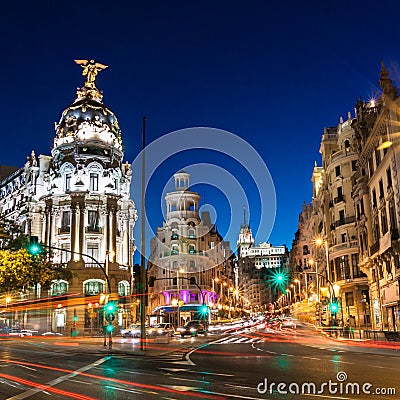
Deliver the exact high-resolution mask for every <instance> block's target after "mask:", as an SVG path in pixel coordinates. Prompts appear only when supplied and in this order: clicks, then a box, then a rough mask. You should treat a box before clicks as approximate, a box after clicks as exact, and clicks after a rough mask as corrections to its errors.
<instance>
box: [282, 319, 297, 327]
mask: <svg viewBox="0 0 400 400" xmlns="http://www.w3.org/2000/svg"><path fill="white" fill-rule="evenodd" d="M281 326H282V328H291V329H296V322H295V321H294V320H293V319H291V318H284V319H282V322H281Z"/></svg>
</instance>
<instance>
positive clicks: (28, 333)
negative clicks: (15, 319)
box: [8, 328, 33, 337]
mask: <svg viewBox="0 0 400 400" xmlns="http://www.w3.org/2000/svg"><path fill="white" fill-rule="evenodd" d="M8 334H9V335H10V336H18V337H24V336H32V334H33V332H32V331H30V330H28V329H16V328H13V329H11V330H10V332H8Z"/></svg>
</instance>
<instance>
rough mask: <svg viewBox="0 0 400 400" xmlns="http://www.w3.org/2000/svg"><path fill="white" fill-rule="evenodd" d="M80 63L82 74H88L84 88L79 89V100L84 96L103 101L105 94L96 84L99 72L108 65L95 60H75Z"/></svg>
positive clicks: (77, 93)
mask: <svg viewBox="0 0 400 400" xmlns="http://www.w3.org/2000/svg"><path fill="white" fill-rule="evenodd" d="M74 61H75V62H76V63H77V64H78V65H80V66H81V67H82V68H83V70H82V75H83V76H86V82H85V85H84V87H83V88H81V89H78V90H77V92H76V95H77V96H78V98H77V100H80V99H81V98H83V97H88V98H90V99H93V100H96V101H98V102H101V100H102V98H103V95H102V94H101V92H100V91H99V89H97V87H96V85H95V80H96V76H97V74H98V73H99V72H100V71H102V70H103V69H106V68H108V66H107V65H104V64H100V63H98V62H95V61H94V60H74Z"/></svg>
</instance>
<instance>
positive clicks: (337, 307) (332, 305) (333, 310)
mask: <svg viewBox="0 0 400 400" xmlns="http://www.w3.org/2000/svg"><path fill="white" fill-rule="evenodd" d="M330 309H331V312H332V313H333V314H336V313H337V312H338V310H339V306H338V304H337V303H332V304H331V306H330Z"/></svg>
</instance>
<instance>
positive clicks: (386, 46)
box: [0, 0, 400, 247]
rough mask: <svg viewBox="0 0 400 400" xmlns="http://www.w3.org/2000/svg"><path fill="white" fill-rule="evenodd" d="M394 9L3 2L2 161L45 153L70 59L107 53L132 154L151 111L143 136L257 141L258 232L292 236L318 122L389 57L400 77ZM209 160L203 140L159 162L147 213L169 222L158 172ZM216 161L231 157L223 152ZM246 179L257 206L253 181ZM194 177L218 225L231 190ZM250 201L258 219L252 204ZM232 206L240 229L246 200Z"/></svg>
mask: <svg viewBox="0 0 400 400" xmlns="http://www.w3.org/2000/svg"><path fill="white" fill-rule="evenodd" d="M131 3H132V4H131ZM399 11H400V6H399V3H398V1H386V2H384V3H378V2H376V1H373V2H372V1H352V2H341V1H332V2H323V1H318V2H314V1H312V2H300V3H299V2H290V1H280V2H269V1H233V2H231V1H229V2H228V1H215V0H214V1H201V2H200V1H187V0H186V1H180V2H179V1H148V2H143V1H141V2H136V1H133V2H128V1H126V2H124V1H114V2H110V1H96V2H82V1H80V2H75V1H68V2H63V1H60V2H55V1H54V2H53V1H48V2H45V1H35V2H28V1H24V2H11V1H8V2H2V3H1V5H0V37H1V41H0V52H1V55H2V57H1V59H2V64H1V74H0V87H1V96H0V102H1V114H2V124H1V128H0V129H1V137H2V146H1V148H0V163H1V164H6V165H15V166H22V165H23V164H24V161H25V157H26V156H27V155H28V154H29V153H30V151H31V150H32V149H34V150H35V151H36V153H37V154H49V152H50V148H51V145H52V140H53V137H54V130H53V122H54V121H58V120H59V117H60V114H61V112H62V110H63V109H64V108H65V107H66V106H67V105H68V104H70V102H71V101H73V100H74V96H75V89H76V87H78V86H82V84H83V81H84V80H83V77H82V76H81V68H80V67H79V66H77V65H75V64H74V62H73V60H74V59H76V58H78V59H90V58H93V59H95V60H97V61H99V62H102V63H104V64H107V65H109V68H108V69H107V70H105V71H104V72H102V73H101V74H100V75H99V76H98V79H97V86H98V87H99V88H100V89H102V90H103V91H104V102H105V103H106V104H107V105H108V106H109V107H110V108H111V109H112V110H113V111H114V112H115V113H116V115H117V117H118V120H119V123H120V126H121V128H122V133H123V141H124V146H125V157H126V159H128V160H129V161H132V160H133V159H134V158H135V157H136V155H137V153H138V152H139V151H140V146H141V118H142V116H143V115H147V116H148V117H149V120H148V125H147V132H148V135H147V136H148V137H147V140H148V142H150V141H152V140H154V139H156V138H158V137H160V136H161V135H164V134H166V133H169V132H171V131H174V130H176V129H181V128H187V127H193V126H210V127H216V128H221V129H224V130H227V131H230V132H232V133H235V134H236V135H239V136H240V137H241V138H243V139H245V140H247V141H248V142H249V143H250V144H251V145H252V146H254V147H255V148H256V149H257V150H258V151H259V153H260V155H261V156H262V158H263V159H264V161H265V163H266V164H267V166H268V168H269V171H270V173H271V175H272V178H273V181H274V183H275V188H276V195H277V215H276V223H275V226H274V229H273V231H272V234H271V236H270V237H269V238H268V237H265V235H263V233H262V232H259V233H258V236H257V239H258V241H260V240H267V239H269V240H270V241H271V243H273V244H282V243H286V244H287V245H288V246H290V245H291V241H292V239H293V234H294V232H295V231H296V229H297V220H298V214H299V212H300V210H301V206H302V203H303V201H310V199H311V182H310V178H311V172H312V168H313V163H314V160H317V161H318V163H319V164H320V155H319V152H318V150H319V144H320V139H321V134H322V132H323V128H324V127H325V126H334V125H337V124H338V121H339V117H340V116H343V117H346V116H347V112H348V111H352V110H353V107H354V104H355V101H356V99H357V98H359V97H360V96H361V97H363V98H364V99H368V98H370V97H371V96H373V95H374V94H375V93H376V92H377V90H378V79H379V71H380V63H381V61H382V60H384V61H385V63H386V65H387V68H388V69H389V71H390V73H391V76H392V78H395V83H396V84H397V85H398V82H399V80H398V79H397V78H398V77H399V68H398V62H399V59H400V51H399V50H400V49H399V34H398V20H399V19H398V16H399ZM227 153H229V143H227ZM181 156H182V155H181ZM210 160H212V162H214V163H218V157H210V156H209V155H207V154H206V153H205V154H204V159H203V154H202V152H195V154H192V155H191V156H188V157H186V158H185V157H178V159H177V160H175V161H172V162H166V163H165V165H164V167H163V168H162V170H161V171H160V175H159V176H158V177H157V178H156V179H155V180H154V182H153V184H152V185H151V189H152V192H151V194H149V199H150V200H149V201H150V203H151V204H150V205H149V207H148V209H149V210H150V211H149V214H150V222H151V223H152V225H153V226H156V225H160V224H161V219H162V216H161V211H160V202H159V200H157V196H159V195H160V193H161V192H162V190H163V186H164V183H165V182H163V180H164V181H165V179H167V178H168V176H170V175H172V174H173V173H174V172H176V170H178V169H180V168H181V167H182V166H185V165H188V164H191V163H192V162H193V161H195V162H203V161H207V162H210ZM222 166H223V167H226V168H228V169H229V168H230V167H229V163H225V161H224V160H223V158H222ZM235 171H236V169H235V167H233V170H232V171H231V172H232V173H234V172H235ZM239 175H240V179H244V180H246V176H245V173H243V171H242V172H241V173H239ZM139 183H140V180H139V179H138V180H137V181H136V182H135V183H134V184H135V185H138V184H139ZM249 185H250V186H249ZM243 187H244V188H245V190H246V192H247V193H248V196H249V199H250V200H249V202H250V208H252V206H251V202H252V200H253V198H257V196H258V193H256V191H255V190H254V187H251V184H250V183H248V182H247V183H246V182H243ZM198 189H199V191H200V194H201V195H205V196H206V203H211V204H213V206H214V208H215V209H216V210H217V215H218V217H217V224H218V227H220V231H221V233H224V230H225V229H226V220H227V217H228V216H229V217H230V215H229V201H223V200H218V201H215V202H214V196H215V199H218V194H217V193H216V190H214V189H210V190H209V191H207V188H205V187H199V188H198ZM260 196H261V197H263V194H262V193H261V194H260ZM214 203H215V204H214ZM251 211H252V212H251V215H252V216H251V220H250V222H251V224H252V225H253V224H254V225H257V221H256V219H257V216H258V215H259V210H257V205H255V206H254V207H253V209H252V210H251ZM232 218H233V222H234V223H236V224H237V229H239V226H240V223H241V222H242V219H243V216H242V214H241V213H237V215H236V214H235V215H233V217H232ZM135 236H136V239H139V237H140V235H139V232H137V233H136V235H135ZM227 239H230V240H236V237H228V238H227ZM232 247H233V244H232Z"/></svg>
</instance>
